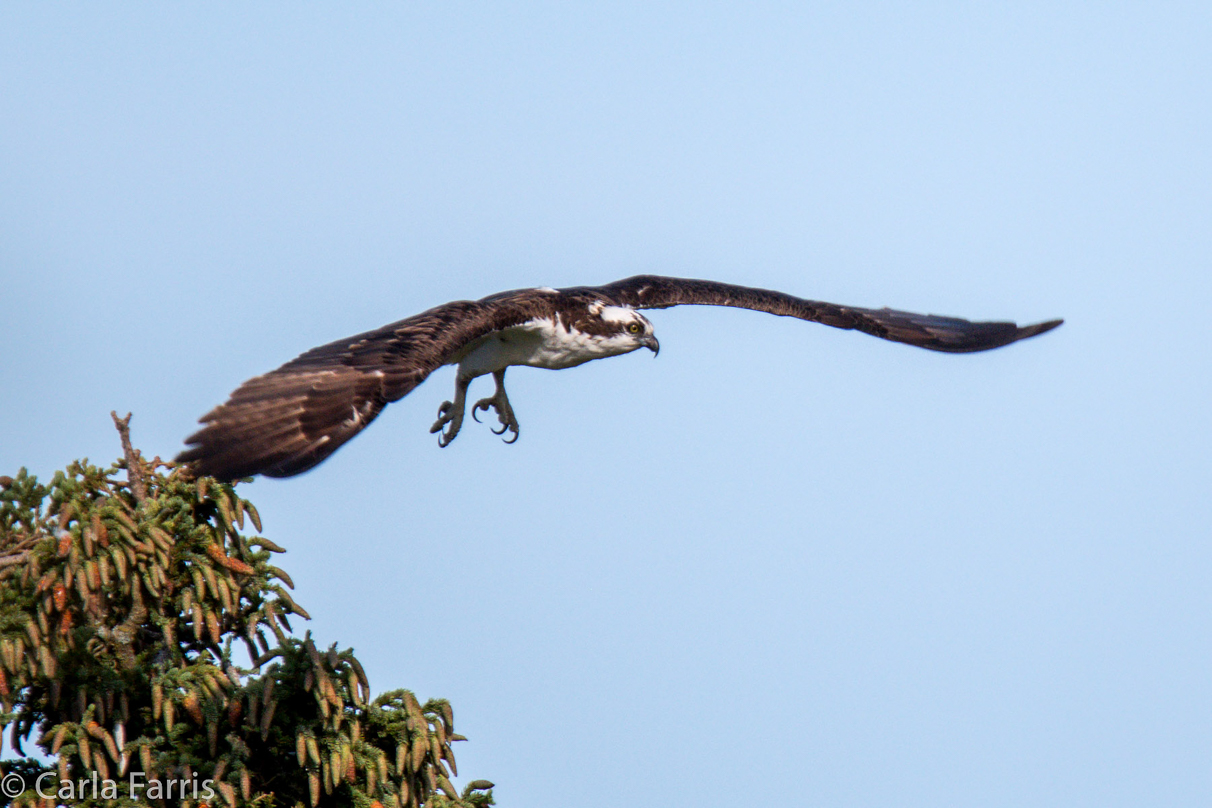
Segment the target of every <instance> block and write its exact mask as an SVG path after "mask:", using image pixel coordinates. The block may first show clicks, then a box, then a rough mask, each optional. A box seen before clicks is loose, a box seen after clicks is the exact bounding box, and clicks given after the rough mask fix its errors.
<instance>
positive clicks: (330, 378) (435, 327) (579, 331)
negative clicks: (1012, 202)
mask: <svg viewBox="0 0 1212 808" xmlns="http://www.w3.org/2000/svg"><path fill="white" fill-rule="evenodd" d="M687 304H693V305H704V306H733V307H736V308H742V309H753V310H755V311H764V312H769V313H770V314H777V315H780V316H784V317H796V318H799V319H801V320H809V321H812V322H817V323H824V324H825V325H829V326H833V327H834V328H847V329H856V330H858V331H862V332H864V333H866V334H871V335H872V336H876V337H880V338H881V339H886V340H892V341H894V342H903V343H906V344H908V345H916V346H917V347H919V348H927V349H929V350H932V351H946V352H950V353H968V352H972V351H986V350H989V349H990V348H998V347H1000V346H1002V345H1009V344H1010V343H1012V342H1017V341H1018V340H1020V339H1026V338H1028V337H1034V336H1036V335H1037V334H1042V333H1044V332H1045V331H1050V330H1051V329H1053V328H1056V327H1057V326H1058V325H1060V324H1061V322H1062V321H1061V320H1049V321H1048V322H1045V323H1037V324H1036V325H1029V326H1024V327H1021V328H1020V327H1019V326H1017V325H1015V324H1014V323H1008V322H984V323H974V322H969V321H968V320H961V319H958V318H954V317H939V316H936V315H932V314H931V315H923V314H912V313H910V312H904V311H895V310H893V309H886V308H885V309H878V310H876V309H860V308H853V307H850V306H837V305H834V304H832V303H821V302H818V301H814V300H803V299H801V298H798V297H793V296H791V295H788V294H783V293H782V292H773V291H769V290H766V289H753V288H749V287H745V286H733V285H731V284H726V283H716V282H714V281H701V280H688V279H685V278H666V277H660V276H657V275H637V276H635V277H633V278H627V279H625V280H621V281H616V282H614V283H611V284H607V285H606V286H577V287H573V288H569V289H550V288H546V287H542V288H537V289H520V290H517V291H513V292H502V293H500V294H496V295H492V296H490V297H486V298H484V299H482V300H476V301H472V300H456V301H454V302H453V303H447V304H446V305H444V306H438V307H436V308H432V309H430V310H429V311H426V312H422V313H421V314H418V315H416V316H414V317H409V318H408V319H406V320H400V321H399V322H397V323H392V324H391V325H385V326H383V327H382V328H379V329H377V330H375V331H367V332H366V333H364V334H358V335H356V336H353V337H349V338H347V339H342V340H337V341H336V342H330V343H329V344H327V345H321V346H320V347H318V348H312V349H311V350H310V351H308V352H307V353H305V354H302V355H301V356H299V357H298V358H297V359H293V360H291V361H290V362H287V363H286V364H285V365H283V366H282V367H280V368H278V369H277V370H274V371H271V372H269V373H266V374H265V375H263V376H257V377H256V378H254V379H249V380H248V381H246V382H245V383H244V384H242V385H240V386H239V387H238V388H237V389H236V391H235V392H233V393H232V394H231V397H230V398H228V400H227V402H226V403H225V404H222V405H220V406H218V407H216V408H215V409H213V410H211V411H210V412H208V413H207V414H206V415H204V416H202V418H201V419H200V421H199V423H201V424H204V425H205V426H204V427H203V428H202V429H201V430H199V431H198V432H196V433H194V434H193V435H191V436H190V437H189V438H187V439H186V444H188V445H189V446H190V448H188V449H187V450H186V451H184V452H182V453H181V454H180V455H179V456H178V457H177V460H178V461H179V462H183V463H189V464H190V465H191V466H192V467H193V469H194V471H195V472H196V473H197V474H199V475H209V476H214V477H218V478H220V479H223V480H234V479H237V478H240V477H248V476H252V475H254V474H264V475H266V476H269V477H290V476H293V475H295V474H301V473H302V472H304V471H307V470H308V469H311V468H313V467H314V466H316V465H317V464H319V463H320V462H321V461H323V460H324V459H325V458H327V457H328V456H329V455H331V454H332V453H333V452H335V451H336V450H337V449H339V448H340V447H341V445H342V444H344V443H345V442H346V441H348V440H349V439H350V438H352V437H353V436H354V435H356V434H358V433H359V432H361V431H362V430H363V429H365V428H366V426H367V425H368V424H369V423H370V422H371V421H373V420H374V419H375V417H376V416H378V414H379V413H380V412H381V411H382V410H383V407H384V406H386V405H387V404H388V403H389V402H392V401H397V400H399V399H401V398H403V397H404V396H406V395H408V393H410V392H411V391H412V390H413V388H415V387H416V386H417V385H419V384H420V383H421V382H423V381H425V378H426V377H427V376H428V375H429V374H430V373H433V372H434V371H435V370H437V369H438V368H439V367H441V366H442V365H458V371H457V373H456V375H455V393H454V400H453V401H446V402H443V404H442V406H441V407H440V408H439V409H438V420H437V421H436V422H435V423H434V425H433V427H432V428H431V429H430V430H429V431H430V432H440V433H441V434H440V435H439V436H438V445H440V446H446V445H448V444H449V443H450V442H451V441H452V440H454V439H455V436H456V435H458V434H459V429H460V427H462V425H463V416H464V411H465V409H466V402H467V387H468V385H469V384H471V380H472V379H474V378H476V377H477V376H483V375H486V374H489V373H491V374H492V377H493V379H494V381H495V382H496V392H494V393H493V395H492V396H490V397H488V398H485V399H481V400H480V401H478V402H476V404H475V405H474V407H473V409H472V416H473V417H476V414H477V413H478V412H480V411H487V410H488V409H489V408H491V409H492V410H494V411H495V413H496V415H497V419H498V421H499V422H500V424H501V428H500V429H499V430H493V431H494V432H496V434H498V435H503V434H505V433H506V432H509V433H511V435H510V437H509V438H507V439H506V441H507V442H509V443H512V442H513V441H514V440H517V437H518V429H519V427H518V419H517V416H516V415H514V412H513V407H511V406H510V404H509V398H508V397H507V396H506V395H505V370H506V369H507V368H509V367H510V366H511V365H528V366H530V367H538V368H549V369H553V370H562V369H564V368H571V367H576V366H577V365H580V364H584V363H585V362H588V361H590V360H592V359H602V358H604V357H607V356H618V355H620V354H625V353H630V352H631V351H634V350H637V349H639V348H648V349H650V350H651V351H652V352H653V354H656V353H657V352H658V351H659V350H660V344H659V343H658V342H657V339H656V335H655V334H654V333H653V328H652V323H650V322H649V321H648V318H646V317H645V316H644V315H642V314H640V312H639V310H640V309H664V308H669V307H670V306H681V305H687ZM476 419H477V420H479V419H478V417H476Z"/></svg>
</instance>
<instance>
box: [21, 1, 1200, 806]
mask: <svg viewBox="0 0 1212 808" xmlns="http://www.w3.org/2000/svg"><path fill="white" fill-rule="evenodd" d="M1210 8H1212V7H1210V6H1209V5H1208V4H1207V3H1185V4H1184V3H1156V2H1154V3H1082V4H1077V3H1051V2H1049V3H1031V2H1013V3H983V4H970V3H964V4H958V3H957V4H937V3H849V2H847V3H841V2H836V3H807V2H797V3H743V4H742V3H736V4H723V3H680V4H679V3H663V2H644V3H634V4H631V3H626V4H625V3H610V4H601V5H597V6H596V7H589V6H588V4H568V3H511V4H506V3H491V4H490V3H440V4H439V3H426V4H412V3H409V4H404V3H383V4H363V7H362V8H360V9H358V10H350V9H346V8H335V7H334V4H328V5H321V4H308V5H305V6H304V5H299V4H284V3H283V4H269V3H266V4H258V5H257V7H256V8H255V9H250V8H249V7H247V5H245V4H221V3H207V4H199V3H194V4H168V5H166V4H152V3H143V4H140V3H125V4H120V6H116V5H114V4H93V3H87V4H79V3H77V4H52V3H41V2H38V3H19V2H9V3H5V4H4V5H3V6H2V7H0V344H2V345H3V350H2V351H0V385H2V386H3V387H2V390H0V473H9V474H11V473H13V472H15V471H16V469H17V468H19V467H21V466H27V467H28V468H29V469H30V470H31V471H33V472H36V473H37V474H39V475H41V476H48V477H49V475H51V474H52V473H53V472H54V471H55V470H56V469H58V468H61V467H63V466H64V465H65V464H66V463H68V462H69V461H70V460H72V459H73V458H76V457H81V456H87V457H89V458H91V459H92V460H94V461H99V462H104V463H108V462H110V461H111V460H112V459H113V458H115V457H117V455H118V453H119V446H118V440H117V435H116V433H115V432H114V430H113V427H112V425H111V423H110V418H109V411H110V410H111V409H116V410H118V411H119V412H126V411H133V412H134V413H135V417H134V421H133V427H134V435H135V438H136V441H137V443H138V444H139V445H140V446H142V447H143V448H144V450H145V451H147V452H148V453H149V454H160V455H162V456H164V457H168V456H171V455H174V454H175V453H176V452H177V451H179V449H180V448H181V445H182V439H183V438H184V437H185V436H186V435H187V434H188V433H190V432H191V431H192V430H193V428H194V425H195V421H196V419H197V418H198V416H200V415H202V413H204V412H205V411H206V410H208V409H210V408H211V407H212V406H214V405H215V404H218V403H220V402H221V401H222V400H224V398H225V397H226V396H227V394H228V393H229V392H230V391H231V390H232V389H233V388H235V387H236V386H237V385H238V384H239V383H240V382H242V381H243V380H244V379H246V378H248V377H250V376H253V375H256V374H258V373H262V372H265V371H268V370H271V369H273V368H275V367H277V366H278V365H279V364H281V363H283V362H284V361H286V360H288V359H290V358H292V357H293V356H295V355H296V354H298V353H301V352H302V351H304V350H306V349H308V348H310V347H312V346H314V345H318V344H320V343H324V342H328V341H331V340H333V339H337V338H340V337H343V336H346V335H349V334H353V333H356V332H359V331H364V330H367V329H370V328H374V327H378V326H379V325H382V324H384V323H387V322H391V321H393V320H397V319H401V318H403V317H406V316H408V315H411V314H414V313H416V312H419V311H421V310H423V309H426V308H428V307H430V306H433V305H437V304H440V303H444V302H446V301H448V300H453V299H460V298H477V297H481V296H483V295H487V294H490V293H494V292H497V291H501V290H505V289H512V288H518V287H525V286H539V285H551V286H568V285H578V284H598V283H606V282H609V281H612V280H615V279H617V278H621V277H625V276H628V275H632V274H636V273H640V272H654V273H662V274H670V275H685V276H690V277H705V278H712V279H716V280H722V281H730V282H734V283H741V284H748V285H754V286H763V287H769V288H776V289H781V290H785V291H787V292H791V293H793V294H798V295H802V296H805V297H810V298H816V299H821V300H828V301H833V302H838V303H846V304H853V305H860V306H869V307H879V306H884V305H888V306H893V307H896V308H903V309H908V310H912V311H922V312H934V313H940V314H951V315H957V316H964V317H969V318H975V319H1016V320H1018V321H1019V322H1020V323H1021V322H1034V321H1037V320H1041V319H1047V318H1052V317H1064V318H1066V320H1067V322H1066V324H1065V325H1064V326H1063V327H1062V328H1061V329H1059V330H1058V331H1055V332H1053V333H1051V334H1048V335H1046V336H1044V337H1041V338H1039V339H1036V340H1031V341H1028V342H1025V343H1021V344H1018V345H1015V346H1012V347H1009V348H1006V349H1002V350H998V351H993V352H990V353H984V354H978V355H970V356H950V355H940V354H934V353H929V352H926V351H920V350H915V349H912V348H908V347H905V346H901V345H895V344H891V343H885V342H882V341H879V340H875V339H871V338H869V337H866V336H863V335H860V334H855V333H848V332H841V331H835V330H832V329H828V328H825V327H822V326H817V325H812V324H807V323H801V322H797V321H792V320H786V319H781V318H775V317H769V316H767V315H762V314H757V313H752V312H742V311H733V310H724V309H708V308H689V307H687V308H680V309H674V310H669V311H657V312H652V317H651V319H652V320H653V322H654V323H655V324H656V329H657V334H658V336H659V337H660V340H661V345H662V351H661V355H660V357H659V358H657V359H655V360H654V359H653V358H652V356H651V354H649V353H648V352H642V353H643V355H640V354H635V355H630V356H626V357H621V358H617V359H611V360H609V361H604V362H595V363H591V364H589V365H586V366H584V367H581V368H577V369H574V370H569V371H565V372H560V373H552V372H548V371H540V370H529V369H517V370H514V371H511V372H510V394H511V398H512V401H513V403H514V406H515V408H516V410H517V412H518V416H519V418H520V420H521V425H522V434H521V440H519V441H518V443H517V444H516V445H513V446H505V445H503V444H502V443H501V441H500V440H499V439H498V438H496V437H494V436H493V435H491V434H490V433H489V431H488V429H487V427H484V426H478V425H476V424H474V423H469V424H468V425H467V426H465V427H464V431H463V433H462V434H461V435H460V436H459V438H458V440H456V441H455V442H454V444H453V445H451V446H450V447H449V448H447V449H439V448H438V446H437V443H436V440H435V437H434V436H432V435H430V434H429V432H428V429H429V426H430V424H431V423H432V422H433V419H434V416H435V414H436V412H437V408H438V405H439V404H440V403H441V402H442V401H444V400H445V399H447V398H449V397H450V395H451V392H452V388H453V372H452V371H451V370H450V369H444V370H442V371H440V372H438V373H436V374H434V376H433V377H432V378H431V379H430V380H429V382H428V383H426V384H425V385H423V386H422V387H421V388H419V389H418V390H416V391H415V392H414V393H412V394H411V395H410V396H409V397H408V398H406V399H404V400H403V401H401V402H399V403H397V404H394V405H392V406H391V407H389V408H388V409H387V410H386V411H385V412H384V414H383V415H382V416H380V418H379V419H378V421H377V422H376V423H375V424H374V425H373V426H372V427H371V428H370V429H369V430H368V431H367V432H366V433H365V434H364V435H362V436H360V437H359V438H357V439H356V440H355V441H354V442H353V443H351V444H349V445H348V446H347V447H346V448H344V449H342V450H341V451H340V452H339V453H338V454H337V455H335V456H334V457H333V458H332V459H331V460H330V461H328V462H327V463H325V464H324V465H323V466H321V467H320V468H319V469H317V470H316V471H314V472H312V473H310V474H308V475H306V476H304V477H301V478H296V479H291V480H285V481H275V480H259V481H257V482H256V483H254V484H252V485H250V486H247V487H245V488H243V489H242V491H243V493H244V494H245V495H246V496H249V497H251V498H252V499H253V500H254V501H255V502H256V503H257V504H258V506H259V507H260V510H261V514H262V516H263V518H264V524H265V532H266V535H267V536H269V537H270V538H272V539H273V540H274V541H277V542H279V543H280V544H283V545H285V546H286V547H287V548H289V550H290V552H289V554H288V555H287V556H286V557H285V561H284V562H283V564H282V565H283V566H284V567H285V568H286V569H287V570H288V571H289V572H290V573H291V574H292V575H293V576H294V579H295V581H296V583H297V584H298V589H297V593H296V595H297V598H298V599H299V601H300V602H301V603H302V604H303V605H305V606H306V607H307V608H308V609H309V610H310V611H311V613H312V614H313V615H314V618H315V619H314V620H313V621H312V622H311V624H310V626H309V627H310V628H311V629H312V631H313V632H314V633H315V636H316V637H317V638H318V639H319V640H320V641H322V642H324V643H331V642H334V641H336V642H340V643H341V644H342V646H350V645H352V646H354V647H355V648H356V650H357V652H358V655H359V657H360V658H361V659H362V660H363V661H364V662H365V664H366V668H367V670H368V672H369V674H370V677H371V682H372V685H374V686H375V688H376V690H386V689H389V688H394V687H401V686H406V687H409V688H412V689H414V690H415V691H416V692H417V693H418V694H419V695H420V696H421V697H422V698H424V697H430V696H445V697H448V698H450V699H451V700H452V702H453V704H454V706H455V711H456V719H457V725H458V727H459V730H460V731H461V732H462V733H463V734H465V735H467V736H469V737H470V739H471V741H470V742H469V743H467V744H463V745H461V746H460V749H459V750H458V754H459V763H460V766H459V769H460V772H462V773H463V774H464V775H465V779H470V778H481V777H483V778H488V779H491V780H493V781H495V782H496V783H497V784H498V788H497V796H498V800H499V802H500V803H501V804H502V805H504V806H533V807H539V808H541V807H542V806H569V805H575V806H581V807H583V808H594V807H595V806H618V805H653V804H667V805H724V804H733V803H739V802H746V803H758V804H766V803H771V802H775V801H779V802H783V803H786V804H790V805H822V806H888V805H915V806H917V805H920V806H973V805H981V806H1016V807H1017V806H1024V805H1032V806H1066V807H1068V806H1100V807H1102V806H1141V805H1159V806H1160V805H1175V806H1177V805H1191V806H1195V805H1209V804H1212V767H1210V766H1209V760H1212V732H1210V730H1209V727H1212V646H1210V634H1212V631H1210V629H1212V625H1210V624H1212V588H1210V586H1209V581H1210V578H1212V542H1210V541H1209V539H1210V528H1209V524H1210V517H1212V505H1210V497H1209V493H1210V491H1209V482H1210V480H1212V462H1210V460H1209V454H1210V451H1212V428H1210V426H1209V420H1210V419H1209V406H1210V402H1212V395H1210V393H1212V384H1210V381H1209V371H1210V370H1212V349H1210V347H1209V337H1208V327H1209V325H1208V319H1209V312H1210V311H1212V272H1210V271H1209V270H1210V262H1209V257H1210V256H1212V156H1210V155H1212V10H1210ZM490 390H491V384H490V383H489V382H486V381H481V382H480V383H479V384H478V385H477V386H473V388H472V395H477V394H481V393H482V394H484V395H487V394H488V393H489V392H490ZM477 397H478V396H477ZM467 776H469V777H467Z"/></svg>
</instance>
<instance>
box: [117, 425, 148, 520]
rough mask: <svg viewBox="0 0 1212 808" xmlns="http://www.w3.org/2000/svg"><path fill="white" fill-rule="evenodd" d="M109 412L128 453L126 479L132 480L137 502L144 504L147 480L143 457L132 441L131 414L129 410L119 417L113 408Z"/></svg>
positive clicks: (131, 485) (132, 491)
mask: <svg viewBox="0 0 1212 808" xmlns="http://www.w3.org/2000/svg"><path fill="white" fill-rule="evenodd" d="M109 414H110V417H111V418H113V419H114V426H116V427H117V428H118V436H119V437H121V438H122V452H123V454H125V455H126V479H127V480H128V481H130V490H131V493H132V494H134V495H135V502H138V503H139V504H140V505H142V504H143V503H144V501H145V500H146V499H147V482H146V480H145V479H144V476H143V458H142V457H141V456H140V454H139V450H138V449H136V448H135V447H134V446H132V445H131V442H130V416H131V414H130V413H129V412H128V413H127V414H126V417H125V418H119V417H118V413H117V412H115V411H113V410H110V413H109Z"/></svg>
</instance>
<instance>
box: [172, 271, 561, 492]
mask: <svg viewBox="0 0 1212 808" xmlns="http://www.w3.org/2000/svg"><path fill="white" fill-rule="evenodd" d="M553 297H555V296H554V295H552V294H550V292H547V293H543V292H538V291H536V290H522V291H518V292H508V293H503V294H500V295H494V296H493V297H492V298H486V299H485V300H482V301H468V300H462V301H456V302H453V303H447V304H446V305H444V306H438V307H437V308H433V309H430V310H429V311H426V312H423V313H421V314H418V315H416V316H415V317H409V318H408V319H407V320H401V321H399V322H397V323H392V324H391V325H386V326H383V327H382V328H379V329H376V330H374V331H368V332H366V333H365V334H358V335H356V336H352V337H348V338H346V339H342V340H337V341H336V342H331V343H329V344H327V345H321V346H320V347H318V348H313V349H311V350H310V351H308V352H307V353H305V354H303V355H301V356H299V357H298V358H297V359H293V360H291V361H290V362H287V363H286V364H285V365H283V366H282V367H280V368H278V369H277V370H274V371H271V372H269V373H266V374H265V375H263V376H257V377H256V378H254V379H249V380H248V381H246V382H245V383H244V384H242V385H240V387H239V388H237V389H236V391H235V392H233V393H232V394H231V397H230V398H228V400H227V402H226V403H225V404H222V405H220V406H218V407H216V408H215V409H213V410H211V411H210V412H208V413H207V414H206V415H204V416H202V418H201V419H200V423H202V424H204V426H203V428H202V429H200V430H198V431H197V432H195V433H194V434H193V435H190V436H189V437H188V438H186V441H185V442H186V444H188V446H189V448H187V449H186V450H185V451H184V452H182V453H181V454H180V455H178V457H177V460H178V461H179V462H185V463H189V464H190V465H191V466H192V467H193V469H194V471H195V472H196V473H197V474H200V475H209V476H214V477H218V478H220V479H223V480H234V479H238V478H240V477H248V476H251V475H254V474H265V475H267V476H269V477H290V476H292V475H295V474H300V473H302V472H304V471H307V470H308V469H310V468H312V467H313V466H315V465H316V464H318V463H319V462H320V461H322V460H324V459H325V458H326V457H328V456H329V455H330V454H332V453H333V452H335V451H336V450H337V449H338V448H340V446H341V445H342V444H344V443H345V442H346V441H348V440H349V439H350V438H352V437H353V436H354V435H356V434H358V433H359V432H361V431H362V430H363V429H364V428H365V427H366V425H367V424H369V423H370V422H371V421H373V420H374V419H375V417H376V416H377V415H378V414H379V412H380V411H382V409H383V407H384V406H385V405H387V404H388V403H389V402H392V401H396V400H398V399H400V398H402V397H404V396H405V395H407V394H408V393H409V392H411V391H412V390H413V388H415V387H416V386H417V385H419V384H420V383H421V382H423V381H425V378H426V377H427V376H429V374H430V373H432V372H433V371H434V370H436V369H437V368H439V367H441V366H442V365H443V364H445V363H446V362H448V361H449V360H450V359H451V357H453V356H455V355H456V354H457V353H458V352H459V351H460V349H462V348H464V347H466V346H467V345H468V344H470V343H472V342H474V341H475V340H477V339H479V338H480V337H483V336H484V335H486V334H490V333H492V332H493V331H497V330H500V329H502V328H508V327H510V326H513V325H517V324H519V323H523V322H526V321H527V320H530V319H532V318H534V317H536V316H544V315H546V314H549V313H550V305H551V303H550V301H551V299H552V298H553Z"/></svg>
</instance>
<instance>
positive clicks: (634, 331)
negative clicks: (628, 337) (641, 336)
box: [627, 323, 643, 334]
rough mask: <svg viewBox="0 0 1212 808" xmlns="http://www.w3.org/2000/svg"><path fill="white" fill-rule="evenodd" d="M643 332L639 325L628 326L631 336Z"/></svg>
mask: <svg viewBox="0 0 1212 808" xmlns="http://www.w3.org/2000/svg"><path fill="white" fill-rule="evenodd" d="M642 330H643V329H641V328H640V324H639V323H632V324H631V325H629V326H627V331H628V332H629V333H631V334H638V333H640V331H642Z"/></svg>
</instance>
